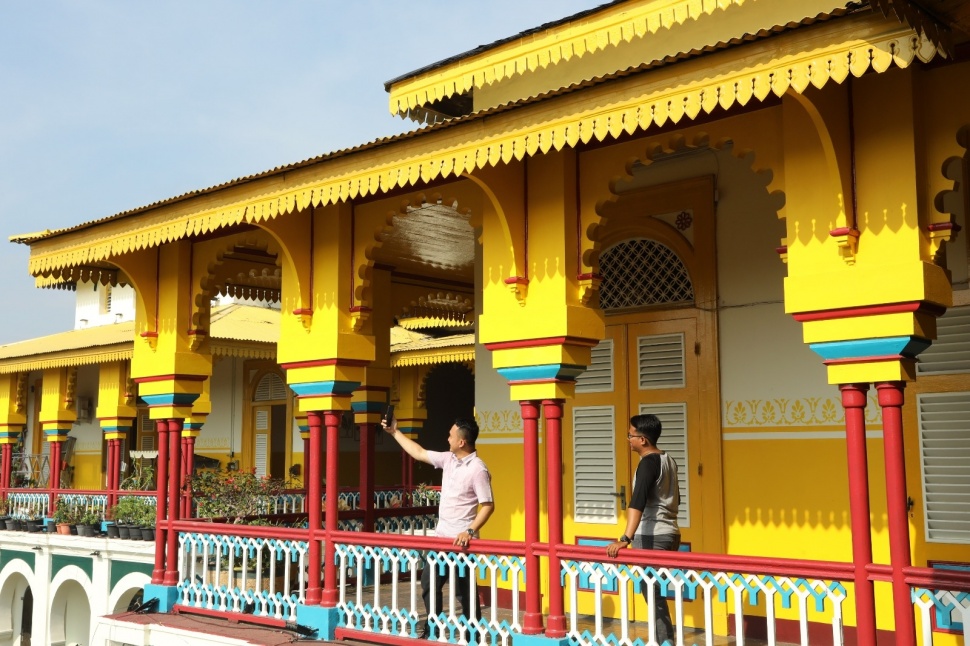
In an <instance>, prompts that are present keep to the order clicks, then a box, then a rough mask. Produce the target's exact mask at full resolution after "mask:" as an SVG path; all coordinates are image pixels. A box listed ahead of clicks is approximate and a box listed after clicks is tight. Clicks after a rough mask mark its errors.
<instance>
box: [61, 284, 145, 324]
mask: <svg viewBox="0 0 970 646" xmlns="http://www.w3.org/2000/svg"><path fill="white" fill-rule="evenodd" d="M108 292H110V293H111V299H110V300H111V302H110V304H109V303H108V299H107V294H108ZM134 318H135V290H134V289H133V288H132V287H131V286H129V285H118V286H116V287H110V286H105V285H101V284H100V283H97V284H96V283H90V282H84V283H78V284H77V292H76V296H75V306H74V329H75V330H77V329H80V328H85V327H94V326H96V325H110V324H112V323H121V322H123V321H132V320H134Z"/></svg>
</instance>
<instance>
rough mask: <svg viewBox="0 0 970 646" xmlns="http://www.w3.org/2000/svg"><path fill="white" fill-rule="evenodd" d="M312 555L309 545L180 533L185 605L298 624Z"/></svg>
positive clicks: (181, 588) (263, 539)
mask: <svg viewBox="0 0 970 646" xmlns="http://www.w3.org/2000/svg"><path fill="white" fill-rule="evenodd" d="M307 553H308V544H307V543H306V542H305V541H297V540H286V539H276V538H251V537H245V536H231V535H226V534H208V533H207V534H197V533H189V532H180V533H179V555H178V567H179V584H178V590H179V599H180V603H181V604H182V605H185V606H189V607H193V608H203V609H208V610H219V611H222V612H236V613H243V614H252V615H255V616H259V617H270V618H273V619H282V620H284V621H296V606H297V604H298V603H303V602H304V600H305V594H306V578H305V574H304V573H305V572H306V560H307Z"/></svg>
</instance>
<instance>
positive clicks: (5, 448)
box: [0, 444, 13, 493]
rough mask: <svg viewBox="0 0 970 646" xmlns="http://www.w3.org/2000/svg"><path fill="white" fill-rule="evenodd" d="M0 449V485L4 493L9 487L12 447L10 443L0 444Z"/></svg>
mask: <svg viewBox="0 0 970 646" xmlns="http://www.w3.org/2000/svg"><path fill="white" fill-rule="evenodd" d="M0 451H2V452H3V453H2V456H3V458H2V459H3V461H2V462H0V486H2V491H3V492H4V493H6V491H7V489H9V488H10V464H11V459H10V456H11V454H12V452H13V447H12V446H11V445H10V444H3V445H0Z"/></svg>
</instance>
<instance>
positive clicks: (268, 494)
mask: <svg viewBox="0 0 970 646" xmlns="http://www.w3.org/2000/svg"><path fill="white" fill-rule="evenodd" d="M285 490H286V483H285V482H284V481H283V480H280V479H279V478H271V477H270V476H263V477H260V476H257V475H256V473H255V471H202V472H200V473H198V474H196V476H195V477H193V478H192V492H193V494H194V498H195V501H196V504H197V506H198V512H197V515H198V517H199V518H212V519H217V518H224V519H226V521H227V522H230V523H235V524H240V523H243V522H245V519H246V518H247V517H249V516H259V515H264V514H265V512H266V510H267V509H268V508H269V503H270V502H271V501H272V500H273V499H274V498H276V497H277V496H280V495H282V493H283V492H284V491H285Z"/></svg>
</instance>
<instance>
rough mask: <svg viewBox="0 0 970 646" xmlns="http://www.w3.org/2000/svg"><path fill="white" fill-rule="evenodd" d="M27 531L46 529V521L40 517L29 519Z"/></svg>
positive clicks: (33, 531)
mask: <svg viewBox="0 0 970 646" xmlns="http://www.w3.org/2000/svg"><path fill="white" fill-rule="evenodd" d="M27 531H28V532H31V533H35V532H42V531H44V521H42V520H40V519H36V520H28V521H27Z"/></svg>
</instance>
